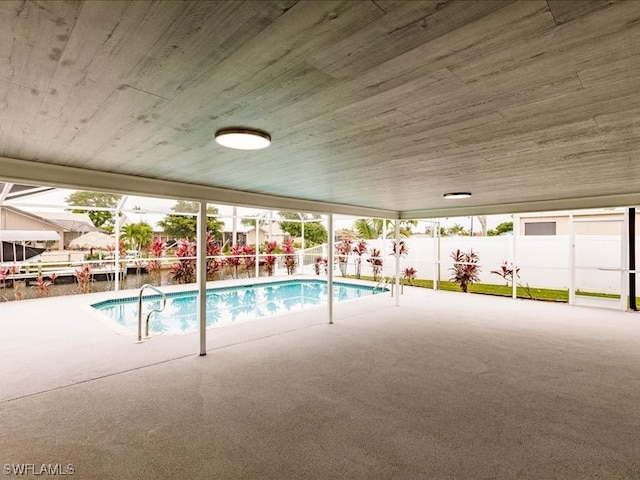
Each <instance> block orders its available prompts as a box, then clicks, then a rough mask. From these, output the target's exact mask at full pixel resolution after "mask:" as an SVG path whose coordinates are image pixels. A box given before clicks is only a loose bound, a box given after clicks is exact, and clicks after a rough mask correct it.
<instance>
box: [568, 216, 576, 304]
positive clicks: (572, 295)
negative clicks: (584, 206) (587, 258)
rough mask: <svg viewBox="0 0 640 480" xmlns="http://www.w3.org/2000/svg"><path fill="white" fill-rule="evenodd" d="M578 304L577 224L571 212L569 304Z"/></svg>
mask: <svg viewBox="0 0 640 480" xmlns="http://www.w3.org/2000/svg"><path fill="white" fill-rule="evenodd" d="M575 304H576V224H575V222H574V221H573V213H570V214H569V305H575Z"/></svg>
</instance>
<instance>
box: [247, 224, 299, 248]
mask: <svg viewBox="0 0 640 480" xmlns="http://www.w3.org/2000/svg"><path fill="white" fill-rule="evenodd" d="M247 228H250V230H248V231H247V243H249V244H250V245H255V243H256V229H255V228H253V227H247ZM289 238H291V235H289V234H288V233H287V232H285V231H283V230H282V229H281V228H280V225H279V224H278V222H271V223H270V224H267V225H261V226H260V228H259V229H258V243H260V244H262V243H264V242H266V241H269V242H273V241H276V242H278V243H279V244H282V243H284V242H285V241H286V240H288V239H289Z"/></svg>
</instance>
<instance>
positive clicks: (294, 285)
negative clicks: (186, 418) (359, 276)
mask: <svg viewBox="0 0 640 480" xmlns="http://www.w3.org/2000/svg"><path fill="white" fill-rule="evenodd" d="M385 291H386V290H385ZM376 293H381V290H380V289H377V291H376ZM373 294H374V293H373V291H372V288H371V287H366V286H360V285H352V284H346V283H338V282H334V284H333V297H334V301H337V302H339V301H343V300H351V299H354V298H360V297H366V296H369V295H373ZM326 301H327V283H326V282H322V281H316V280H294V281H284V282H272V283H263V284H257V285H242V286H237V287H226V288H213V289H208V290H207V326H213V325H228V324H231V323H234V322H239V321H243V320H249V319H255V318H260V317H267V316H271V315H277V314H279V313H285V312H295V311H300V310H304V309H306V308H311V307H314V306H318V305H321V304H323V303H326ZM161 306H162V298H161V296H160V295H145V296H144V298H143V302H142V319H143V321H144V319H145V318H146V316H147V313H148V312H149V311H151V310H152V309H154V308H160V307H161ZM92 307H93V308H95V309H97V310H99V311H100V312H102V313H103V314H104V315H106V316H108V317H109V318H111V319H112V320H114V321H115V322H117V323H118V324H119V325H121V326H122V327H124V328H125V329H127V330H130V331H131V332H135V331H136V330H137V328H138V298H137V297H130V298H123V299H118V300H107V301H104V302H100V303H96V304H94V305H92ZM196 309H197V292H196V291H189V292H180V293H170V294H167V306H166V307H165V309H164V311H162V312H160V313H153V314H152V315H151V318H150V320H149V325H150V330H151V333H161V332H162V333H183V332H189V331H194V330H196V329H197V313H196Z"/></svg>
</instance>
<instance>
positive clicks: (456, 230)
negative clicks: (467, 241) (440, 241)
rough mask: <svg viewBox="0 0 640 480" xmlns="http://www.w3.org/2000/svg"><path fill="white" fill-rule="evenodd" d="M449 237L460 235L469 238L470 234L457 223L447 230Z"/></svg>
mask: <svg viewBox="0 0 640 480" xmlns="http://www.w3.org/2000/svg"><path fill="white" fill-rule="evenodd" d="M447 235H459V236H461V237H465V236H469V232H468V231H466V230H465V229H464V227H463V226H462V225H460V224H459V223H455V224H453V225H451V226H450V227H449V228H447Z"/></svg>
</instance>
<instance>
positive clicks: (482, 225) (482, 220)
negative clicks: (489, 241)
mask: <svg viewBox="0 0 640 480" xmlns="http://www.w3.org/2000/svg"><path fill="white" fill-rule="evenodd" d="M478 221H479V222H480V228H481V229H482V236H483V237H486V236H487V216H486V215H478Z"/></svg>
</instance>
